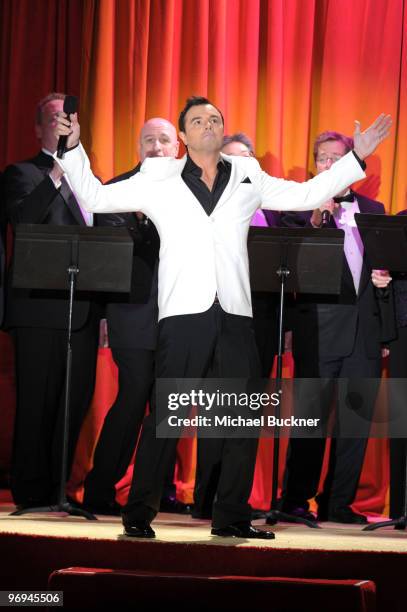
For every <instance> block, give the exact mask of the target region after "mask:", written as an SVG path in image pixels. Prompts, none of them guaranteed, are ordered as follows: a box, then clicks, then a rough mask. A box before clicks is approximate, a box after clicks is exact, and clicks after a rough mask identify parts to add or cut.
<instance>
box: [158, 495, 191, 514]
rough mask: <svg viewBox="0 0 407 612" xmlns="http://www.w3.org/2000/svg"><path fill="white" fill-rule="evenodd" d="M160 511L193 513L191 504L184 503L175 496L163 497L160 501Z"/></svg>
mask: <svg viewBox="0 0 407 612" xmlns="http://www.w3.org/2000/svg"><path fill="white" fill-rule="evenodd" d="M160 512H170V513H172V514H191V506H190V505H189V504H183V503H182V502H180V501H178V499H176V498H175V497H163V498H162V499H161V501H160Z"/></svg>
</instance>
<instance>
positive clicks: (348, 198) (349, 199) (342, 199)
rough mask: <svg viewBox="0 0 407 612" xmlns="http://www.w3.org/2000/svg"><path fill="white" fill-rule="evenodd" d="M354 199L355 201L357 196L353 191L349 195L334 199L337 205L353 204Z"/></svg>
mask: <svg viewBox="0 0 407 612" xmlns="http://www.w3.org/2000/svg"><path fill="white" fill-rule="evenodd" d="M354 199H355V196H354V194H353V193H352V191H351V192H350V193H348V194H347V195H344V196H339V197H337V198H334V202H336V203H337V204H339V203H340V202H353V200H354Z"/></svg>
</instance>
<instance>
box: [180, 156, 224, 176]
mask: <svg viewBox="0 0 407 612" xmlns="http://www.w3.org/2000/svg"><path fill="white" fill-rule="evenodd" d="M227 163H229V162H227V161H226V160H225V159H223V158H222V157H219V161H218V164H217V168H218V171H219V172H224V171H225V170H226V168H227V166H226V164H227ZM184 173H190V174H195V175H196V176H198V177H199V178H201V176H202V168H200V167H199V166H197V164H196V163H195V162H194V161H193V160H192V159H191V158H190V156H189V155H188V154H187V161H186V163H185V166H184V170H183V174H184Z"/></svg>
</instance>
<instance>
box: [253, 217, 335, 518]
mask: <svg viewBox="0 0 407 612" xmlns="http://www.w3.org/2000/svg"><path fill="white" fill-rule="evenodd" d="M343 241H344V232H343V231H342V230H337V229H326V228H323V229H315V228H274V227H267V228H265V227H251V228H250V231H249V239H248V250H249V260H250V283H251V288H252V291H269V292H274V293H279V294H280V304H279V315H278V353H277V376H276V387H277V391H278V392H280V394H281V393H282V369H283V329H284V293H285V292H288V293H292V292H297V293H311V294H312V293H315V294H316V293H319V294H321V293H322V294H331V295H335V294H339V292H340V287H341V277H342V264H343ZM280 396H281V397H282V395H280ZM275 416H276V418H279V417H280V406H279V405H277V406H276V415H275ZM279 453H280V437H279V431H278V430H276V435H275V437H274V448H273V476H272V493H271V510H270V512H269V513H268V515H267V523H268V524H269V525H274V524H276V523H277V522H278V521H285V522H290V523H301V524H304V525H307V526H308V527H312V528H315V529H319V528H320V527H319V525H317V524H316V523H312V522H311V521H308V520H307V519H304V518H300V517H296V516H293V515H291V514H288V513H285V512H281V511H280V510H279V509H278V500H277V495H278V493H277V492H278V464H279Z"/></svg>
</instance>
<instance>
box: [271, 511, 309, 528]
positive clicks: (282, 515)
mask: <svg viewBox="0 0 407 612" xmlns="http://www.w3.org/2000/svg"><path fill="white" fill-rule="evenodd" d="M280 522H283V523H298V524H300V525H305V526H306V527H310V528H311V529H321V527H320V525H318V524H317V523H313V522H312V521H309V520H307V519H305V518H301V517H300V516H294V515H293V514H287V513H286V512H281V511H280V510H270V512H268V513H267V518H266V523H267V525H276V523H280Z"/></svg>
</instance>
